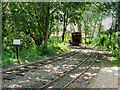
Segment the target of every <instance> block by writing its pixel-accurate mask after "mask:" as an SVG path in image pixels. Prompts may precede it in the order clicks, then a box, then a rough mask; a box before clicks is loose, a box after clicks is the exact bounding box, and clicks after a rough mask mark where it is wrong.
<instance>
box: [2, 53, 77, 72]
mask: <svg viewBox="0 0 120 90" xmlns="http://www.w3.org/2000/svg"><path fill="white" fill-rule="evenodd" d="M74 52H75V51H72V52H69V53H66V54H62V55H59V56H56V57H53V58H49V59H45V60H41V61H38V62H34V63H30V64H26V65H21V66H18V67H15V68H12V69H8V70H4V71H2V72H0V73H5V72H9V71H12V70H16V69H18V68H22V67H25V66H29V65H33V64H38V63H41V62H45V61H48V60H52V59H55V58H58V57H61V56H64V55H68V54H71V53H74Z"/></svg>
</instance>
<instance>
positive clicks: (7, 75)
mask: <svg viewBox="0 0 120 90" xmlns="http://www.w3.org/2000/svg"><path fill="white" fill-rule="evenodd" d="M77 53H78V52H76V50H74V51H72V52H69V53H64V54H61V55H58V56H55V57H52V58H49V59H46V60H42V61H38V62H35V63H31V64H27V65H22V66H19V67H16V68H12V69H9V70H5V71H2V72H0V73H2V77H0V78H1V79H3V80H4V79H7V80H11V79H14V78H15V77H14V76H15V75H19V76H24V75H25V73H24V72H27V71H30V70H32V69H37V68H38V67H41V66H44V65H47V64H50V63H53V62H56V61H60V60H63V59H65V58H68V57H71V56H73V55H75V54H77ZM22 73H24V74H22Z"/></svg>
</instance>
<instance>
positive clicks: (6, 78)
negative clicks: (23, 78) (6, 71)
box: [3, 77, 15, 80]
mask: <svg viewBox="0 0 120 90" xmlns="http://www.w3.org/2000/svg"><path fill="white" fill-rule="evenodd" d="M12 79H15V77H4V78H3V80H12Z"/></svg>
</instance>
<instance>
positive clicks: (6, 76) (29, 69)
mask: <svg viewBox="0 0 120 90" xmlns="http://www.w3.org/2000/svg"><path fill="white" fill-rule="evenodd" d="M76 53H78V52H75V51H74V53H73V54H72V55H71V54H70V55H69V56H67V57H63V58H60V59H57V60H53V61H49V62H47V63H45V64H41V65H38V66H35V67H32V68H28V69H26V70H21V71H18V72H14V73H12V74H9V75H5V76H3V77H0V79H6V78H8V77H10V76H14V75H16V74H19V73H22V72H26V71H31V70H33V69H36V68H37V67H41V66H44V65H47V64H50V63H53V62H56V61H60V60H63V59H65V58H68V57H71V56H73V55H75V54H76Z"/></svg>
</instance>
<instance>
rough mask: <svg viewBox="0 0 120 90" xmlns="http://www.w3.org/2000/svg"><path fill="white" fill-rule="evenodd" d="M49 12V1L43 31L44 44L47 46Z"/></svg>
mask: <svg viewBox="0 0 120 90" xmlns="http://www.w3.org/2000/svg"><path fill="white" fill-rule="evenodd" d="M49 14H50V8H49V3H48V6H47V15H46V23H45V24H46V32H45V41H44V45H45V46H46V47H47V45H48V43H47V42H48V27H49Z"/></svg>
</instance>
